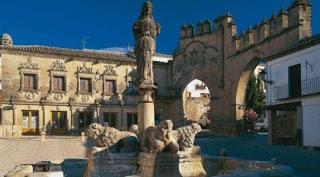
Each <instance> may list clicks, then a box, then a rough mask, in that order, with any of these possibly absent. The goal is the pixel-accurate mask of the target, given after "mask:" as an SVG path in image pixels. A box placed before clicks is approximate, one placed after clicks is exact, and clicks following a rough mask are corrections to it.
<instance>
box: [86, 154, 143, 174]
mask: <svg viewBox="0 0 320 177" xmlns="http://www.w3.org/2000/svg"><path fill="white" fill-rule="evenodd" d="M137 159H138V154H136V153H108V152H107V151H106V150H105V151H101V152H97V153H95V154H92V156H91V157H90V158H89V162H88V167H87V170H86V172H85V174H84V177H125V176H130V175H135V174H137V169H138V167H137Z"/></svg>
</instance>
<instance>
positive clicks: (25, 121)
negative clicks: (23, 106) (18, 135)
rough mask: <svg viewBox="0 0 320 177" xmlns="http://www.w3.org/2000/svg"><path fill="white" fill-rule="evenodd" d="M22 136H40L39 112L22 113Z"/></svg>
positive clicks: (25, 111) (27, 111)
mask: <svg viewBox="0 0 320 177" xmlns="http://www.w3.org/2000/svg"><path fill="white" fill-rule="evenodd" d="M21 125H22V134H23V135H38V134H39V112H38V111H30V110H24V111H22V123H21Z"/></svg>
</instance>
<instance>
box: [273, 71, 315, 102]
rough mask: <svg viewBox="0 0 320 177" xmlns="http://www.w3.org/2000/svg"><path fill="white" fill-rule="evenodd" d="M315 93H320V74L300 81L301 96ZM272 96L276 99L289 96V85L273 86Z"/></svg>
mask: <svg viewBox="0 0 320 177" xmlns="http://www.w3.org/2000/svg"><path fill="white" fill-rule="evenodd" d="M315 93H320V76H319V77H314V78H311V79H307V80H302V81H301V96H305V95H311V94H315ZM274 97H275V99H276V100H281V99H287V98H290V91H289V85H288V84H284V85H279V86H275V87H274Z"/></svg>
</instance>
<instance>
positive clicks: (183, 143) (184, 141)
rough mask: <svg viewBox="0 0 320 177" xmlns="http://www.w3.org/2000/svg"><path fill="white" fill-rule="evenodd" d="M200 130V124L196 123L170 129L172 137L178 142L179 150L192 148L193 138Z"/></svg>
mask: <svg viewBox="0 0 320 177" xmlns="http://www.w3.org/2000/svg"><path fill="white" fill-rule="evenodd" d="M200 131H201V126H200V125H199V124H197V123H192V124H191V125H189V126H184V127H180V128H178V129H177V130H173V131H172V135H173V137H174V139H176V141H177V143H178V144H179V150H180V151H187V150H192V149H193V147H194V145H193V144H194V139H195V137H196V135H197V133H199V132H200Z"/></svg>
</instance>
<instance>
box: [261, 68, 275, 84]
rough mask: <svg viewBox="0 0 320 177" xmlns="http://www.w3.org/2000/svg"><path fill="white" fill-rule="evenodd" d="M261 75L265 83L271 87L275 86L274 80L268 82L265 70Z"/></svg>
mask: <svg viewBox="0 0 320 177" xmlns="http://www.w3.org/2000/svg"><path fill="white" fill-rule="evenodd" d="M259 74H260V76H261V79H262V80H263V81H264V82H265V83H267V84H270V85H272V84H274V81H272V80H267V78H266V76H267V72H266V70H265V69H264V70H262V71H261V72H260V73H259Z"/></svg>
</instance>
